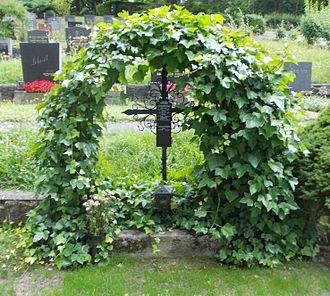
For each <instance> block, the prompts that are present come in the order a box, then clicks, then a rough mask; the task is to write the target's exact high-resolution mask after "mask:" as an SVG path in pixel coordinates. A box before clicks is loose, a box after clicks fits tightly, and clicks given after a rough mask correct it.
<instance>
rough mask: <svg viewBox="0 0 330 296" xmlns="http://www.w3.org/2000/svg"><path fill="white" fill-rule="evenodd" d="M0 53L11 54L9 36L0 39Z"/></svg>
mask: <svg viewBox="0 0 330 296" xmlns="http://www.w3.org/2000/svg"><path fill="white" fill-rule="evenodd" d="M0 53H1V54H5V55H12V54H13V44H12V40H11V38H6V39H0Z"/></svg>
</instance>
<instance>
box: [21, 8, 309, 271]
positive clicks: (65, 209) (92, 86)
mask: <svg viewBox="0 0 330 296" xmlns="http://www.w3.org/2000/svg"><path fill="white" fill-rule="evenodd" d="M175 8H176V9H174V10H173V11H170V7H169V6H164V7H161V8H159V9H152V10H149V11H148V12H147V13H145V14H134V15H132V16H129V15H128V13H122V15H121V17H123V18H124V19H125V22H122V21H120V20H114V22H113V24H111V25H106V24H104V23H100V24H99V25H98V26H99V29H98V30H97V31H96V32H95V33H94V36H93V38H92V41H91V42H90V44H89V46H87V47H86V48H84V49H82V50H80V52H79V53H78V55H77V58H76V59H75V61H74V62H69V63H67V64H66V65H65V67H64V69H63V70H62V72H61V73H60V74H58V76H57V78H56V79H57V81H58V85H57V86H55V87H54V88H53V89H52V91H51V92H50V93H49V94H48V95H47V96H46V98H45V101H44V102H42V103H41V104H40V105H39V107H38V108H39V109H40V110H41V111H42V112H41V114H40V116H39V124H40V127H41V129H40V133H39V138H38V142H37V146H36V155H37V159H38V163H39V172H38V175H39V178H38V188H39V193H42V194H44V195H45V196H46V198H45V200H44V201H43V202H42V203H41V204H40V205H39V206H38V207H37V208H36V209H35V210H33V211H32V212H31V213H30V215H29V219H28V221H27V224H26V226H27V230H28V234H29V235H28V239H27V246H28V248H27V251H26V260H27V261H28V262H30V263H33V262H35V261H39V262H40V261H45V260H47V261H51V262H55V264H56V265H57V266H58V267H60V268H61V267H66V266H75V265H80V264H85V263H87V262H90V261H91V256H90V245H89V243H88V239H87V237H88V227H87V224H86V217H85V213H84V210H83V206H82V202H83V198H82V197H83V196H90V195H92V194H94V193H95V192H98V191H102V190H104V188H105V187H106V185H105V184H106V183H105V182H104V180H102V178H101V174H100V172H99V171H97V169H96V166H95V164H96V162H97V159H98V149H99V139H100V136H101V135H102V129H103V127H104V125H105V120H104V118H103V115H102V114H103V109H104V107H105V101H104V97H105V94H106V92H107V91H108V90H109V89H110V88H111V87H112V86H113V85H114V84H115V83H116V82H118V81H119V82H120V83H123V84H127V79H126V77H125V69H126V67H127V66H129V65H136V67H137V71H136V73H134V75H133V78H134V79H135V80H136V81H142V80H143V79H144V77H145V76H146V75H147V73H149V71H150V70H151V71H155V70H158V69H160V68H161V67H162V66H163V65H166V68H167V71H168V72H169V73H172V72H174V71H179V72H185V78H184V79H183V78H179V79H178V81H177V86H178V87H180V85H181V86H184V85H185V83H186V80H188V83H189V84H190V86H191V92H192V95H193V97H194V98H195V100H196V106H195V108H194V109H191V108H186V109H185V113H186V114H189V115H190V119H189V120H187V126H189V127H190V128H192V129H193V130H194V132H195V135H196V137H198V138H199V141H200V149H201V151H202V153H203V155H204V159H205V161H204V164H203V165H202V166H200V167H199V168H197V174H198V177H197V180H198V186H197V187H198V189H197V194H196V193H195V194H192V195H191V196H187V195H184V194H183V195H182V196H181V199H177V200H176V201H177V205H176V209H175V211H174V212H175V215H174V216H173V218H172V223H173V226H177V227H181V228H185V229H192V230H194V231H195V232H196V233H198V234H200V233H203V234H205V233H212V234H213V235H214V236H215V237H216V238H219V239H220V240H221V241H223V242H224V247H223V248H222V249H221V250H220V252H219V254H218V258H219V259H220V260H222V261H224V262H228V263H234V264H239V265H253V264H263V265H269V266H272V265H275V264H277V263H279V262H281V261H285V260H289V259H290V258H292V257H294V256H297V255H313V252H314V246H313V245H312V244H311V243H310V242H309V241H308V240H305V239H304V236H303V233H302V229H303V223H304V221H302V220H301V219H300V218H299V217H298V216H297V215H295V212H296V210H297V209H298V206H297V204H296V202H295V201H294V196H293V191H294V189H295V185H296V184H297V179H296V178H295V177H294V176H293V175H292V167H291V162H292V161H293V160H294V159H295V158H296V157H297V154H298V152H299V150H300V147H299V139H298V138H297V135H296V133H295V130H294V129H293V127H292V126H293V122H294V117H293V115H292V114H291V112H290V108H291V107H292V106H293V102H292V100H291V98H290V96H289V92H288V89H287V87H286V84H287V82H288V80H289V79H291V78H292V76H291V74H290V73H287V72H284V71H281V70H280V69H281V66H282V61H281V60H279V59H278V58H277V57H275V56H270V55H269V54H268V53H267V52H266V51H265V50H263V49H262V48H260V47H259V46H257V45H256V44H255V43H254V42H253V41H252V40H251V39H250V38H249V37H247V36H246V35H244V34H243V33H241V32H239V31H233V30H232V29H231V28H229V27H227V26H225V25H223V17H222V16H221V15H219V14H216V15H207V14H203V13H200V14H198V15H194V14H192V13H190V12H189V11H187V10H186V9H183V8H182V7H179V6H176V7H175ZM110 165H111V164H110ZM114 190H116V189H115V188H114ZM150 199H151V196H150ZM146 203H147V204H150V200H149V201H148V202H146ZM142 208H143V207H142ZM150 210H151V208H148V211H150ZM141 211H142V215H143V210H141ZM143 221H144V220H143V219H142V218H141V225H140V227H141V226H143V225H144V222H143ZM148 221H150V220H148ZM145 223H147V222H145ZM131 225H134V223H133V224H131ZM145 225H147V224H145ZM150 225H152V223H150ZM150 228H152V226H150ZM115 233H117V231H116V229H113V231H112V232H111V237H112V238H114V236H115ZM111 241H112V240H111ZM110 249H111V244H110V242H109V241H108V242H105V243H104V244H103V245H102V252H101V255H100V256H101V257H106V256H107V254H108V252H109V251H110Z"/></svg>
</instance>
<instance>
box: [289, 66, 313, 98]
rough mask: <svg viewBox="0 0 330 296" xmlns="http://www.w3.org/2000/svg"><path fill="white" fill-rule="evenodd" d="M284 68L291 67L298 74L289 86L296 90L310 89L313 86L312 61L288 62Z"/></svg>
mask: <svg viewBox="0 0 330 296" xmlns="http://www.w3.org/2000/svg"><path fill="white" fill-rule="evenodd" d="M284 69H291V70H292V72H293V73H294V74H295V75H296V77H295V79H294V81H293V82H289V84H288V85H289V87H290V89H291V90H292V91H294V92H300V91H306V90H310V89H311V87H312V62H298V63H297V64H294V63H291V62H286V63H284Z"/></svg>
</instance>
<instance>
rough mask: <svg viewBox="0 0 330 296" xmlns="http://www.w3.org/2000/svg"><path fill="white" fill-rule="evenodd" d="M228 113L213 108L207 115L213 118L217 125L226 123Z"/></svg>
mask: <svg viewBox="0 0 330 296" xmlns="http://www.w3.org/2000/svg"><path fill="white" fill-rule="evenodd" d="M226 113H227V111H226V110H218V109H216V108H212V109H210V110H209V111H207V114H209V115H211V116H213V120H214V122H215V123H217V122H219V121H226V119H227V116H226Z"/></svg>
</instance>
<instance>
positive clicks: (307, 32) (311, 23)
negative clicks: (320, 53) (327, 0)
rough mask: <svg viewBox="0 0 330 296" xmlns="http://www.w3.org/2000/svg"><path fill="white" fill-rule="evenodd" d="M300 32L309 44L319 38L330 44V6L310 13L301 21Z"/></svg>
mask: <svg viewBox="0 0 330 296" xmlns="http://www.w3.org/2000/svg"><path fill="white" fill-rule="evenodd" d="M300 30H301V32H302V34H303V35H304V37H305V38H306V40H307V42H308V43H309V44H313V43H314V42H315V41H316V40H317V39H319V38H324V39H325V40H326V41H328V42H330V6H327V7H325V8H323V9H322V10H321V11H308V12H307V13H306V15H304V16H303V17H302V19H301V23H300Z"/></svg>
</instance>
